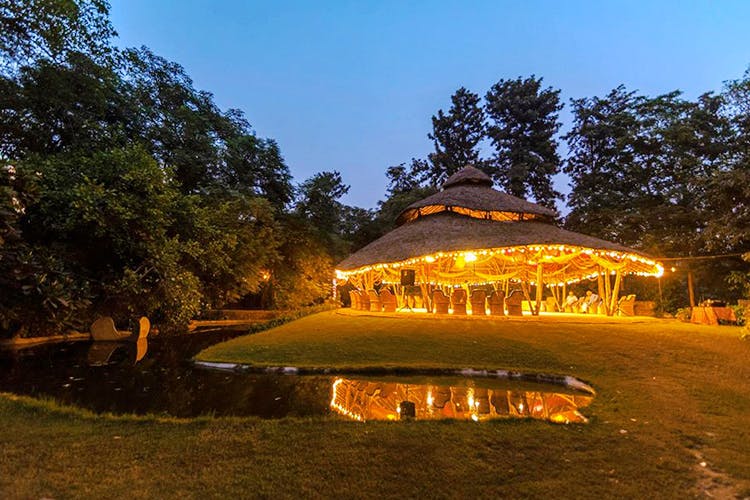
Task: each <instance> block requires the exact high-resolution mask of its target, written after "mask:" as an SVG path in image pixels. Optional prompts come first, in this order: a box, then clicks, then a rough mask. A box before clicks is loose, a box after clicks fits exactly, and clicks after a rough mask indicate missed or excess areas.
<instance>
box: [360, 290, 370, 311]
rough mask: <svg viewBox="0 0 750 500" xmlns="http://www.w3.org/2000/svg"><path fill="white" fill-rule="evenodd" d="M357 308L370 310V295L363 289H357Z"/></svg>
mask: <svg viewBox="0 0 750 500" xmlns="http://www.w3.org/2000/svg"><path fill="white" fill-rule="evenodd" d="M359 310H360V311H369V310H370V296H369V295H368V294H367V293H365V292H364V291H363V290H359Z"/></svg>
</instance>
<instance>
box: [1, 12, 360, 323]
mask: <svg viewBox="0 0 750 500" xmlns="http://www.w3.org/2000/svg"><path fill="white" fill-rule="evenodd" d="M113 34H114V30H113V28H112V26H111V25H110V23H109V19H108V5H107V3H106V2H104V1H100V0H29V1H26V2H15V1H7V0H1V1H0V58H1V60H2V64H1V65H0V330H2V331H3V332H5V334H13V333H18V332H19V328H21V329H22V330H23V331H25V332H26V334H32V335H34V334H40V333H42V334H43V333H45V332H47V331H59V329H60V328H81V329H85V328H87V327H88V325H89V324H90V322H91V321H92V319H93V318H94V317H95V316H96V315H99V314H110V315H113V316H115V318H116V319H118V320H119V321H122V320H126V319H128V318H131V317H133V316H136V315H141V314H145V315H148V316H150V317H151V318H152V319H153V320H155V321H156V322H157V323H159V325H160V326H161V327H162V330H167V329H170V328H171V329H179V328H180V327H182V326H184V325H185V324H186V323H187V321H188V320H190V319H191V318H193V317H195V316H196V315H197V314H199V313H200V312H201V311H202V310H206V309H210V308H214V307H220V306H222V305H224V304H227V303H230V302H232V301H236V300H238V299H240V298H242V297H244V296H246V295H247V294H249V293H251V294H252V293H255V294H258V295H259V296H260V297H261V300H260V302H261V303H262V304H261V305H263V306H266V307H274V306H275V307H296V306H300V305H305V304H310V303H314V302H319V301H322V300H324V299H325V298H326V297H327V296H329V294H330V275H331V269H332V263H333V259H334V258H339V257H340V256H341V254H342V253H344V252H345V251H346V248H345V244H344V243H342V242H341V241H338V240H337V238H340V236H339V232H340V231H339V226H340V225H341V224H340V222H339V221H340V219H341V212H342V211H343V207H342V206H341V205H340V204H339V203H338V202H337V201H336V199H337V198H338V197H340V196H341V195H342V194H344V193H345V192H346V189H347V188H346V186H344V185H343V183H342V181H341V178H340V176H339V174H338V173H335V172H334V173H322V174H319V175H317V176H315V177H313V178H312V179H310V180H308V181H306V182H304V183H302V184H301V185H300V186H295V185H294V184H293V183H292V178H291V175H290V172H289V168H288V167H287V165H286V164H285V162H284V160H283V157H282V156H281V152H280V149H279V147H278V145H277V144H276V143H275V142H274V141H273V140H271V139H264V138H260V137H258V136H256V135H255V133H254V132H253V130H252V128H251V126H250V124H249V123H248V121H247V120H246V119H245V117H244V115H243V113H242V112H241V111H239V110H231V109H230V110H227V111H223V110H221V109H219V108H218V107H217V106H216V104H215V103H214V100H213V96H212V95H211V94H210V93H208V92H204V91H200V90H197V89H195V88H194V86H193V83H192V81H191V79H190V77H189V76H188V75H187V74H186V73H185V72H184V70H183V69H182V68H181V67H180V66H179V65H178V64H175V63H173V62H170V61H167V60H165V59H163V58H161V57H159V56H157V55H156V54H153V53H152V52H151V51H150V50H148V49H147V48H145V47H143V48H139V49H126V50H116V49H114V48H113V47H112V46H111V45H110V41H111V37H112V35H113ZM23 331H22V332H21V333H23Z"/></svg>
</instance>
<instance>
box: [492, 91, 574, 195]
mask: <svg viewBox="0 0 750 500" xmlns="http://www.w3.org/2000/svg"><path fill="white" fill-rule="evenodd" d="M485 99H486V101H487V104H486V106H485V109H486V111H487V116H488V117H489V118H490V121H491V123H490V125H489V126H488V129H487V130H488V135H489V138H490V140H491V141H492V144H493V146H494V147H495V156H494V158H493V160H494V161H493V163H494V164H493V166H492V169H491V174H492V176H493V177H494V178H495V180H497V181H498V182H499V183H500V185H501V186H502V187H503V188H504V189H505V190H506V191H507V192H508V193H510V194H512V195H514V196H519V197H521V198H527V197H529V195H531V196H532V197H533V198H534V200H536V201H537V203H540V204H542V205H545V206H548V207H550V208H555V201H556V200H557V199H559V198H560V197H561V194H560V193H559V192H557V191H556V190H555V189H554V187H553V186H552V176H553V175H555V174H557V173H558V172H559V171H560V163H561V161H560V157H559V156H558V154H557V141H556V139H555V134H556V133H557V131H558V130H559V128H560V122H559V121H558V112H559V111H560V110H561V109H562V104H560V91H559V90H554V89H553V88H551V87H547V88H542V79H541V78H539V79H537V78H535V77H534V76H531V77H529V78H526V79H521V78H520V77H519V78H517V79H515V80H500V81H499V82H497V83H496V84H495V85H493V86H492V88H491V89H490V90H489V92H487V95H486V96H485Z"/></svg>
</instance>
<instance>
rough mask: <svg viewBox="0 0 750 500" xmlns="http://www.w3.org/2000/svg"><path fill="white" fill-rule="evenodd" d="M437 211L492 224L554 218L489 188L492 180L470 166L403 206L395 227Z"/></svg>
mask: <svg viewBox="0 0 750 500" xmlns="http://www.w3.org/2000/svg"><path fill="white" fill-rule="evenodd" d="M441 212H453V213H457V214H460V215H465V216H468V217H472V218H475V219H487V220H495V221H512V220H515V221H521V220H536V221H541V222H552V220H553V219H554V217H555V215H557V214H556V212H555V211H554V210H552V209H549V208H547V207H544V206H542V205H538V204H536V203H531V202H529V201H526V200H524V199H521V198H517V197H515V196H511V195H509V194H507V193H502V192H500V191H496V190H495V189H492V179H490V177H489V176H488V175H487V174H485V173H484V172H482V171H481V170H479V169H478V168H475V167H472V166H468V167H464V168H463V169H461V170H459V171H458V172H456V173H455V174H453V175H452V176H450V177H449V178H448V180H446V181H445V183H444V184H443V189H442V191H440V192H438V193H435V194H433V195H432V196H428V197H427V198H425V199H423V200H420V201H417V202H415V203H412V204H411V205H409V206H408V207H406V208H405V209H404V211H403V212H401V213H400V214H399V216H398V217H397V218H396V224H397V225H401V224H404V223H406V222H409V221H413V220H416V219H418V218H419V217H424V216H427V215H432V214H437V213H441Z"/></svg>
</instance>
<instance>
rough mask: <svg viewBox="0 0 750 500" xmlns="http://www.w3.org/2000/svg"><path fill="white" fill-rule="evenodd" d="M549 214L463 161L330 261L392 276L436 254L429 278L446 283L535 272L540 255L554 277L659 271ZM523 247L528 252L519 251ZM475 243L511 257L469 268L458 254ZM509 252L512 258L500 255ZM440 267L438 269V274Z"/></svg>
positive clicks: (493, 254) (485, 251) (348, 270)
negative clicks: (392, 222)
mask: <svg viewBox="0 0 750 500" xmlns="http://www.w3.org/2000/svg"><path fill="white" fill-rule="evenodd" d="M554 216H555V212H554V211H553V210H551V209H549V208H546V207H543V206H541V205H537V204H535V203H530V202H528V201H526V200H522V199H520V198H516V197H515V196H511V195H508V194H505V193H501V192H499V191H495V190H494V189H492V180H491V179H490V178H489V177H488V176H487V175H485V174H484V173H483V172H481V171H480V170H478V169H476V168H474V167H467V168H465V169H463V170H461V171H460V172H458V173H456V174H454V175H453V176H451V177H450V178H449V179H448V180H447V181H446V183H445V184H444V189H443V191H441V192H439V193H437V194H434V195H432V196H429V197H427V198H425V199H424V200H421V201H418V202H416V203H413V204H412V205H410V206H409V207H408V208H407V209H406V210H404V211H403V212H402V213H401V214H400V215H399V217H398V219H397V222H398V223H399V224H400V225H399V226H398V227H396V229H394V230H393V231H391V232H389V233H388V234H386V235H384V236H382V237H381V238H379V239H377V240H375V241H373V242H372V243H370V244H369V245H367V246H366V247H364V248H362V249H361V250H359V251H357V252H355V253H354V254H352V255H350V256H349V257H348V258H347V259H345V260H344V261H343V262H341V263H339V265H338V266H336V268H337V270H338V271H340V272H342V273H344V275H346V274H354V275H357V274H360V273H369V272H370V271H371V270H373V269H377V270H378V271H377V272H379V273H381V274H383V278H384V279H385V278H388V279H392V278H393V277H392V276H390V277H389V276H385V274H388V273H390V272H391V271H392V270H394V269H397V268H399V267H402V266H405V265H414V264H415V263H417V262H422V263H423V264H425V265H428V264H429V263H432V262H435V263H436V264H435V265H436V266H438V264H440V263H438V262H437V260H438V259H440V260H441V262H442V264H440V265H439V266H438V267H440V269H442V271H432V279H438V278H439V279H442V280H443V281H445V282H451V283H455V282H462V281H465V280H466V279H477V278H478V279H483V280H493V279H508V277H511V276H519V275H522V274H523V273H528V272H529V269H530V270H531V272H534V273H536V272H537V268H538V264H540V263H544V266H545V267H546V268H547V269H546V272H547V273H548V275H549V276H550V278H551V279H556V280H558V281H560V280H562V281H567V280H571V279H572V280H575V279H582V278H585V277H589V276H590V275H591V274H592V273H598V272H600V271H599V269H602V268H605V269H607V270H608V271H617V272H624V273H637V274H646V275H657V274H658V273H660V272H661V271H660V269H661V265H660V264H658V263H657V262H654V261H653V260H652V259H650V258H649V256H648V255H646V254H643V253H641V252H638V251H635V250H632V249H630V248H627V247H624V246H622V245H619V244H617V243H612V242H609V241H605V240H601V239H599V238H594V237H592V236H587V235H585V234H580V233H574V232H572V231H567V230H565V229H562V228H561V227H558V226H557V225H555V224H554ZM527 250H530V251H531V253H530V254H527V253H525V252H526V251H527ZM477 251H479V252H480V254H481V255H484V256H487V255H489V261H488V262H490V261H491V262H495V263H499V265H500V266H501V268H502V269H506V267H504V266H505V265H506V264H507V263H508V262H510V269H506V270H505V271H503V270H502V269H500V270H498V269H495V268H493V267H492V266H493V265H494V264H492V263H491V262H490V264H488V265H485V264H484V263H480V264H481V265H479V266H477V265H476V264H475V265H472V267H471V271H470V274H471V276H468V275H467V274H466V273H467V271H466V267H465V265H464V266H461V265H460V264H459V260H460V259H459V257H461V259H464V260H463V261H462V262H463V263H464V264H465V262H466V261H465V258H466V255H467V254H472V257H473V259H476V258H477V256H476V255H475V254H474V252H477ZM497 252H501V253H502V255H500V254H498V253H497ZM540 252H541V253H540ZM460 254H463V255H460ZM509 255H510V256H511V257H509V258H510V259H511V260H510V261H508V260H507V259H506V257H508V256H509ZM513 255H515V257H513ZM516 257H518V259H520V260H516ZM571 258H574V259H576V261H575V262H572V261H571ZM493 259H494V260H493ZM539 259H541V260H539ZM501 261H502V262H501ZM503 262H505V264H504V263H503ZM443 264H445V266H448V267H447V268H446V267H445V266H444V265H443ZM483 266H484V267H483ZM428 267H429V266H428ZM493 269H494V270H493ZM539 269H541V267H539ZM439 273H443V275H440V276H438V274H439ZM474 275H476V276H474ZM480 275H481V276H480ZM370 278H372V277H371V276H370ZM423 279H426V278H423ZM370 286H371V285H370Z"/></svg>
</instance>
